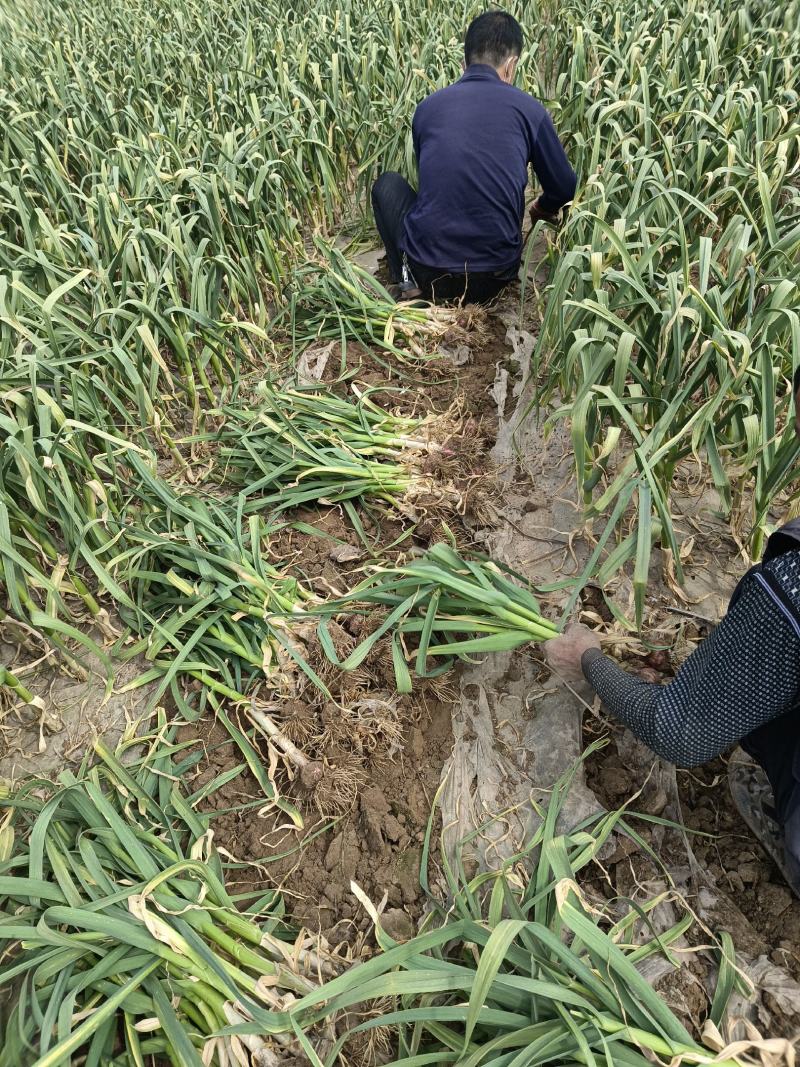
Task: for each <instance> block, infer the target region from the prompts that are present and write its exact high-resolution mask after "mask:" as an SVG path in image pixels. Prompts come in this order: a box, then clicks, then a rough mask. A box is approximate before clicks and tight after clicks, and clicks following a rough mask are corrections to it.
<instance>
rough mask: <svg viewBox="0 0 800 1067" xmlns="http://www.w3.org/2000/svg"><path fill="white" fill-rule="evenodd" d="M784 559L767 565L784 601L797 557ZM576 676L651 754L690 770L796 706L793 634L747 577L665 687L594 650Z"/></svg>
mask: <svg viewBox="0 0 800 1067" xmlns="http://www.w3.org/2000/svg"><path fill="white" fill-rule="evenodd" d="M791 555H792V557H794V556H797V557H800V553H792V554H791ZM788 559H790V557H780V558H778V559H777V560H774V561H773V562H772V563H770V564H768V567H769V568H770V570H771V571H772V573H773V574H774V575H775V576H776V577H777V578H778V580H779V581H780V583H781V586H782V588H783V589H784V590H786V591H787V593H790V594H791V598H793V597H794V595H797V596H798V597H799V598H800V558H798V560H797V561H795V560H791V562H790V563H789V564H786V563H784V560H788ZM793 569H796V570H797V571H798V574H797V575H796V576H795V575H794V570H793ZM795 578H796V580H795ZM583 671H584V674H585V675H586V678H587V679H588V681H589V682H590V683H591V684H592V686H593V687H594V689H595V690H596V692H597V693H598V695H599V696H600V699H601V700H602V702H603V704H604V705H605V707H606V708H607V710H608V711H609V712H610V713H611V714H612V715H614V716H615V717H616V718H618V719H620V720H621V721H622V722H623V723H624V724H625V725H626V726H627V727H628V728H629V729H630V730H631V731H632V732H633V733H634V734H636V736H637V737H639V738H640V739H641V740H642V741H644V742H645V744H646V745H648V746H649V747H650V748H651V749H652V750H653V751H654V752H656V753H657V754H658V755H659V756H662V757H663V758H664V759H666V760H669V761H670V762H672V763H677V764H678V765H679V766H683V767H693V766H696V765H697V764H699V763H704V762H705V761H706V760H708V759H711V758H713V757H714V756H716V755H719V753H720V752H722V751H724V750H725V749H726V748H728V747H729V746H730V745H732V744H733V743H734V742H735V741H738V740H740V739H741V738H742V737H744V736H745V734H748V733H750V732H751V731H752V730H754V729H756V727H758V726H761V725H763V724H764V723H766V722H769V720H770V719H774V718H775V717H776V716H778V715H781V714H783V713H784V712H786V711H788V710H790V709H791V708H792V707H794V706H795V705H797V703H798V700H799V699H800V636H799V635H798V632H797V627H796V626H794V625H793V624H792V622H791V621H790V619H789V617H787V615H786V614H785V613H783V612H782V610H781V609H780V608H779V607H778V606H776V603H775V601H774V599H773V598H772V597H771V596H770V593H769V590H768V589H767V588H766V586H765V584H764V582H763V580H762V579H761V578H760V577H759V576H758V575H757V574H750V575H748V577H747V578H745V580H744V582H743V583H742V587H741V592H740V595H739V597H738V598H737V600H736V604H735V605H734V606H733V607H732V608H731V609H730V611H729V612H728V614H727V615H726V616H725V618H724V619H723V620H722V622H721V623H720V625H719V626H718V627H717V628H716V629H715V630H714V632H713V633H712V634H711V635H710V636H709V637H708V638H707V639H706V640H705V641H704V642H703V643H702V644H701V645H700V646H699V647H698V648H697V649H696V651H695V652H693V653H692V655H691V656H690V657H689V658H688V659H687V660H686V662H685V663H684V664H683V666H682V667H681V669H680V671H679V672H678V674H677V676H676V677H675V678H674V680H673V681H672V682H670V683H669V685H651V684H648V683H646V682H642V681H640V680H639V679H638V678H634V677H632V676H631V675H629V674H627V673H626V672H625V671H623V670H621V669H620V668H619V667H618V666H617V665H616V664H615V663H614V662H613V660H611V659H609V658H608V657H607V656H604V655H603V654H602V653H601V652H599V651H597V650H591V651H589V652H587V653H586V654H585V655H584V657H583ZM799 714H800V712H799ZM798 722H799V723H800V718H799V719H798Z"/></svg>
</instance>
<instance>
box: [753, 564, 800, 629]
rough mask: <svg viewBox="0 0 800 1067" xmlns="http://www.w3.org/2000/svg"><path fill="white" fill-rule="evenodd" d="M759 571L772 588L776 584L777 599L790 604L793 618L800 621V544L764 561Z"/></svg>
mask: <svg viewBox="0 0 800 1067" xmlns="http://www.w3.org/2000/svg"><path fill="white" fill-rule="evenodd" d="M761 571H762V573H763V574H764V575H765V576H767V577H768V583H769V584H771V585H772V586H773V589H774V587H775V586H778V588H779V589H780V592H781V594H782V597H779V598H778V599H779V600H780V599H783V601H784V602H785V603H787V604H790V605H791V606H792V608H793V614H794V615H795V618H796V619H797V620H798V621H800V545H799V546H798V547H797V548H793V549H789V551H788V552H782V553H781V555H780V556H776V557H775V558H774V559H771V560H769V562H768V563H764V564H763V565H762V567H761ZM773 599H775V598H774V597H773Z"/></svg>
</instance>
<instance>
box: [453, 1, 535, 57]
mask: <svg viewBox="0 0 800 1067" xmlns="http://www.w3.org/2000/svg"><path fill="white" fill-rule="evenodd" d="M520 55H522V27H521V26H520V24H519V23H518V22H517V20H516V19H515V18H514V16H513V15H509V13H508V12H507V11H485V12H484V13H483V14H482V15H478V17H477V18H476V19H473V20H472V22H471V23H470V24H469V28H468V30H467V36H466V37H465V38H464V62H465V63H466V64H467V66H469V65H470V63H487V64H488V65H489V66H491V67H499V66H500V65H501V63H503V62H504V61H505V60H506V59H508V58H509V56H520Z"/></svg>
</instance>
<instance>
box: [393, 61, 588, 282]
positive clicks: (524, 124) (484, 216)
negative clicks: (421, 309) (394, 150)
mask: <svg viewBox="0 0 800 1067" xmlns="http://www.w3.org/2000/svg"><path fill="white" fill-rule="evenodd" d="M411 129H412V135H413V139H414V151H415V152H416V154H417V163H418V165H419V196H418V198H417V202H416V204H415V205H414V207H413V208H412V209H411V210H410V211H409V213H408V215H406V219H405V233H404V235H403V239H402V242H401V245H402V248H403V251H404V252H406V253H407V254H408V256H409V258H410V259H412V260H414V261H415V262H417V263H420V264H422V265H424V266H426V267H435V268H439V269H441V270H446V271H451V272H454V273H466V272H469V271H478V272H485V271H502V270H506V269H509V268H513V267H514V265H515V264H517V263H518V262H519V259H520V256H521V254H522V219H523V213H524V210H525V187H526V185H527V184H528V164H529V163H530V164H533V169H534V171H535V172H536V176H537V178H538V179H539V181H540V182H541V185H542V197H541V207H542V209H543V210H544V211H549V212H555V211H557V210H558V209H559V208H560V207H562V206H563V205H564V204H566V203H567V202H568V201H570V200H572V198H573V196H574V195H575V185H576V178H575V172H574V171H573V169H572V167H571V166H570V165H569V161H568V160H567V157H566V154H565V153H564V149H563V148H562V146H561V142H560V141H559V139H558V136H557V134H556V131H555V129H554V128H553V123H552V120H551V118H550V116H549V115H548V114H547V112H546V111H545V109H544V108H543V107H542V105H541V104H540V103H539V102H538V101H537V100H534V99H533V97H532V96H528V94H527V93H524V92H522V90H521V89H516V88H514V86H513V85H507V84H506V83H505V82H503V81H501V79H500V76H499V75H498V73H497V71H496V70H495V69H494V68H493V67H489V66H484V65H483V64H481V63H474V64H472V65H471V66H469V67H468V68H467V70H466V71H465V73H464V75H463V76H462V78H461V79H460V80H459V81H457V82H455V83H454V84H453V85H448V86H447V87H446V88H444V89H440V90H439V91H438V92H436V93H433V95H432V96H429V97H428V98H427V99H425V100H423V101H422V103H421V104H420V105H419V107H418V108H417V110H416V112H415V113H414V120H413V123H412V127H411Z"/></svg>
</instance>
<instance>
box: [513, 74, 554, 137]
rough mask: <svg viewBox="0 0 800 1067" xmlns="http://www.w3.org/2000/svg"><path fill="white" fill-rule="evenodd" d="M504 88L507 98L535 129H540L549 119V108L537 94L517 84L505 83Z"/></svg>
mask: <svg viewBox="0 0 800 1067" xmlns="http://www.w3.org/2000/svg"><path fill="white" fill-rule="evenodd" d="M503 89H504V90H505V93H504V95H506V99H507V100H508V101H509V102H510V103H511V104H512V106H513V107H514V108H515V109H516V110H517V111H518V112H520V114H522V115H523V116H524V118H525V120H526V122H528V123H529V124H530V125H531V126H532V127H533V128H534V129H538V128H539V126H540V125H541V124H542V123H543V122H545V121H546V120H547V116H548V112H547V108H546V107H545V106H544V104H542V103H540V102H539V101H538V100H537V99H536V97H535V96H531V94H530V93H526V92H525V90H524V89H518V88H517V86H516V85H503Z"/></svg>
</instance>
